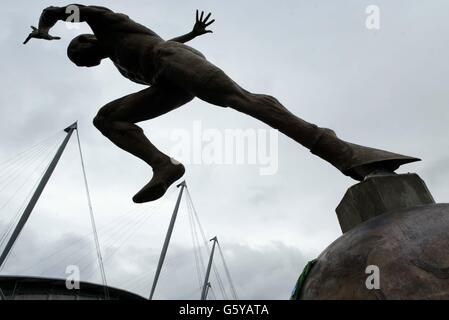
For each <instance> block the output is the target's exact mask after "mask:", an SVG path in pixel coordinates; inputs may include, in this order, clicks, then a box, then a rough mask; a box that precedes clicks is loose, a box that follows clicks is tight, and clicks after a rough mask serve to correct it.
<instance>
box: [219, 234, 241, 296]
mask: <svg viewBox="0 0 449 320" xmlns="http://www.w3.org/2000/svg"><path fill="white" fill-rule="evenodd" d="M217 244H218V252H219V253H220V257H221V261H222V262H223V266H224V269H225V272H226V276H227V277H228V281H229V285H230V286H231V292H232V295H233V296H234V300H238V299H239V298H238V296H237V291H236V290H235V286H234V282H233V281H232V277H231V272H229V268H228V265H227V263H226V260H225V257H224V254H223V250H222V249H221V245H220V242H219V241H217Z"/></svg>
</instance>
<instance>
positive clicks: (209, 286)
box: [204, 282, 212, 300]
mask: <svg viewBox="0 0 449 320" xmlns="http://www.w3.org/2000/svg"><path fill="white" fill-rule="evenodd" d="M211 287H212V286H211V284H210V282H208V283H207V288H206V294H205V297H204V300H207V296H208V295H209V290H210V288H211Z"/></svg>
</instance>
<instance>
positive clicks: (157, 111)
mask: <svg viewBox="0 0 449 320" xmlns="http://www.w3.org/2000/svg"><path fill="white" fill-rule="evenodd" d="M192 99H193V96H191V95H190V94H188V93H186V92H185V91H182V90H180V89H179V88H177V87H173V86H153V87H151V88H148V89H145V90H142V91H140V92H137V93H134V94H130V95H128V96H125V97H123V98H120V99H117V100H115V101H112V102H110V103H108V104H107V105H106V106H104V107H103V108H102V109H101V110H100V111H99V112H98V114H97V116H96V117H95V119H94V125H95V126H96V127H97V128H98V129H99V130H100V131H101V132H102V133H103V134H104V135H105V136H106V137H107V138H109V139H110V140H111V141H112V142H113V143H114V144H116V145H117V146H118V147H120V148H122V149H123V150H125V151H128V152H129V153H131V154H133V155H134V156H136V157H139V158H140V159H142V160H143V161H145V162H146V163H147V164H149V165H150V166H151V167H152V168H153V178H152V179H151V181H150V182H149V183H148V184H147V185H146V186H145V187H144V188H142V190H140V191H139V192H138V193H137V194H136V195H135V196H134V198H133V200H134V201H135V202H137V203H142V202H148V201H153V200H156V199H158V198H160V197H162V196H163V195H164V194H165V191H166V190H167V188H168V187H169V186H170V185H171V184H172V183H173V182H175V181H176V180H178V179H179V178H181V177H182V176H183V174H184V172H185V169H184V166H183V165H182V164H180V163H173V162H172V160H171V159H170V157H169V156H167V155H165V154H164V153H162V152H161V151H160V150H158V149H157V148H156V147H155V146H154V145H153V144H152V143H151V142H150V140H148V138H147V137H146V136H145V135H144V133H143V130H142V129H141V128H140V127H138V126H137V125H136V124H135V123H137V122H141V121H145V120H149V119H153V118H155V117H158V116H160V115H162V114H164V113H167V112H169V111H171V110H173V109H176V108H178V107H180V106H181V105H183V104H185V103H187V102H189V101H190V100H192Z"/></svg>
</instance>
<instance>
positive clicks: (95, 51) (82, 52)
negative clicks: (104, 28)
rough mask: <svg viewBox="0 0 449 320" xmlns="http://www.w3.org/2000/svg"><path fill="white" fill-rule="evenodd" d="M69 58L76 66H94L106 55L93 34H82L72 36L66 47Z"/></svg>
mask: <svg viewBox="0 0 449 320" xmlns="http://www.w3.org/2000/svg"><path fill="white" fill-rule="evenodd" d="M67 55H68V57H69V59H70V60H71V61H72V62H73V63H74V64H76V65H77V66H78V67H94V66H98V65H99V64H100V63H101V60H102V59H104V58H105V57H106V56H105V54H104V52H103V50H102V49H101V47H100V45H99V43H98V40H97V38H96V37H95V36H94V35H93V34H82V35H80V36H78V37H76V38H74V39H73V40H72V41H71V42H70V44H69V47H68V48H67Z"/></svg>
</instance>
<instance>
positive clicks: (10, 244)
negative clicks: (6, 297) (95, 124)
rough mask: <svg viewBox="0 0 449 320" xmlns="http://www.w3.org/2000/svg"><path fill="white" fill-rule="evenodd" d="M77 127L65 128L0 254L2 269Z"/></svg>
mask: <svg viewBox="0 0 449 320" xmlns="http://www.w3.org/2000/svg"><path fill="white" fill-rule="evenodd" d="M76 128H77V123H76V122H75V123H74V124H72V125H71V126H70V127H68V128H66V129H65V130H64V131H65V132H67V136H66V137H65V139H64V141H63V142H62V143H61V145H60V146H59V149H58V151H57V152H56V154H55V156H54V158H53V160H52V161H51V163H50V165H49V166H48V168H47V171H46V172H45V173H44V175H43V176H42V179H41V181H40V182H39V185H38V186H37V188H36V191H34V194H33V196H32V197H31V199H30V202H29V203H28V205H27V206H26V208H25V210H24V211H23V214H22V217H21V218H20V220H19V222H18V223H17V225H16V227H15V229H14V231H13V233H12V234H11V237H10V238H9V240H8V243H7V244H6V246H5V249H3V252H2V255H1V256H0V270H1V268H3V263H4V262H5V260H6V258H7V257H8V255H9V252H10V251H11V249H12V247H13V246H14V243H15V242H16V240H17V238H18V237H19V235H20V232H21V231H22V229H23V227H24V226H25V224H26V222H27V221H28V218H29V217H30V215H31V212H32V211H33V209H34V206H35V205H36V203H37V201H38V200H39V197H40V196H41V194H42V191H44V188H45V186H46V185H47V182H48V180H50V177H51V175H52V174H53V171H54V170H55V168H56V165H57V164H58V161H59V159H60V158H61V155H62V153H63V152H64V149H65V147H66V146H67V143H68V142H69V140H70V137H71V136H72V133H73V131H75V130H76Z"/></svg>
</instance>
